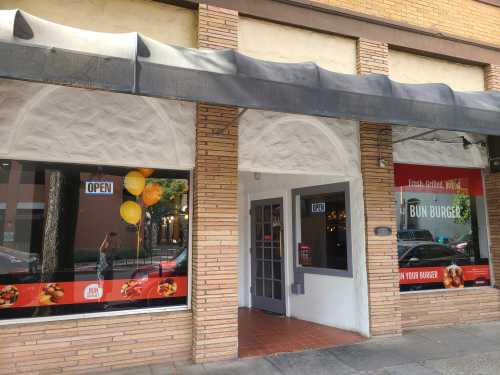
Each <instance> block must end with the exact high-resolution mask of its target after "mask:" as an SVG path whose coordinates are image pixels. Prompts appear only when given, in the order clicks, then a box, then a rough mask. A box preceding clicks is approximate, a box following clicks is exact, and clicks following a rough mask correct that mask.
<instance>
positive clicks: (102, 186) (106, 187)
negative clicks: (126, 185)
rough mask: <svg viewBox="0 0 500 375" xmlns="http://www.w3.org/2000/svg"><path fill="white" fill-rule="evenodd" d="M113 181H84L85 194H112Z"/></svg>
mask: <svg viewBox="0 0 500 375" xmlns="http://www.w3.org/2000/svg"><path fill="white" fill-rule="evenodd" d="M113 192H114V183H113V181H85V194H89V195H113Z"/></svg>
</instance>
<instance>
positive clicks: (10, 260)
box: [0, 246, 39, 275]
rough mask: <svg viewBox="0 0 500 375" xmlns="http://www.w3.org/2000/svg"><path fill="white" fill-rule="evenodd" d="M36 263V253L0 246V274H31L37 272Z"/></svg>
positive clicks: (37, 261)
mask: <svg viewBox="0 0 500 375" xmlns="http://www.w3.org/2000/svg"><path fill="white" fill-rule="evenodd" d="M38 263H39V258H38V255H36V254H30V253H29V252H24V251H20V250H15V249H9V248H8V247H5V246H0V275H8V274H19V273H29V274H33V273H36V272H37V269H38Z"/></svg>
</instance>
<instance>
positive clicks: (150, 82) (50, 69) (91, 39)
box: [0, 10, 500, 135]
mask: <svg viewBox="0 0 500 375" xmlns="http://www.w3.org/2000/svg"><path fill="white" fill-rule="evenodd" d="M0 76H2V77H6V78H14V79H23V80H31V81H38V82H47V83H56V84H63V85H74V86H79V87H88V88H93V89H103V90H112V91H118V92H125V93H131V94H137V95H146V96H155V97H164V98H170V99H179V100H187V101H195V102H204V103H209V104H216V105H230V106H237V107H242V108H252V109H261V110H271V111H279V112H286V113H300V114H306V115H313V116H324V117H336V118H348V119H356V120H364V121H370V122H380V123H390V124H397V125H411V126H417V127H423V128H431V129H443V130H454V131H465V132H472V133H480V134H489V135H500V92H499V93H497V92H458V91H453V90H452V89H451V88H450V87H448V86H447V85H444V84H418V85H415V84H402V83H397V82H394V81H392V80H390V79H389V78H388V77H387V76H384V75H376V74H374V75H367V76H357V75H349V74H340V73H334V72H331V71H328V70H325V69H322V68H321V67H319V66H318V65H316V64H314V63H301V64H287V63H275V62H269V61H262V60H257V59H254V58H251V57H248V56H245V55H243V54H241V53H238V52H237V51H234V50H230V49H227V50H219V51H204V50H197V49H190V48H181V47H175V46H171V45H165V44H162V43H159V42H157V41H155V40H153V39H150V38H147V37H144V36H142V35H140V34H137V33H126V34H110V33H97V32H91V31H85V30H80V29H75V28H71V27H67V26H62V25H58V24H55V23H52V22H48V21H46V20H43V19H40V18H37V17H34V16H32V15H30V14H28V13H26V12H23V11H20V10H7V11H0Z"/></svg>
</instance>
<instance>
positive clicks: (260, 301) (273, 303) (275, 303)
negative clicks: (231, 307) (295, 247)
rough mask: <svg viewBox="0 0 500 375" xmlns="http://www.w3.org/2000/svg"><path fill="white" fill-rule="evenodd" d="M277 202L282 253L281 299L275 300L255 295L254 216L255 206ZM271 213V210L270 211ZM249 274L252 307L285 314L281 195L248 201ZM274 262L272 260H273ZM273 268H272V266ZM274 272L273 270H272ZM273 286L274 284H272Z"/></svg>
mask: <svg viewBox="0 0 500 375" xmlns="http://www.w3.org/2000/svg"><path fill="white" fill-rule="evenodd" d="M275 204H279V205H280V207H281V218H280V219H281V247H282V255H281V297H282V298H281V300H276V299H273V298H269V297H259V296H257V295H256V286H255V285H256V284H255V279H256V273H257V268H256V255H257V254H256V249H255V242H256V228H255V224H256V218H255V207H257V206H264V205H275ZM271 215H272V212H271ZM250 226H251V228H250V275H251V289H250V298H251V304H252V307H255V308H260V309H262V310H266V311H270V312H274V313H277V314H282V315H286V298H287V296H286V288H285V280H286V277H285V272H286V267H285V257H286V251H285V233H286V232H285V218H284V206H283V197H278V198H269V199H256V200H251V201H250ZM273 262H274V261H273ZM273 270H274V268H273ZM273 272H274V271H273ZM273 288H274V286H273Z"/></svg>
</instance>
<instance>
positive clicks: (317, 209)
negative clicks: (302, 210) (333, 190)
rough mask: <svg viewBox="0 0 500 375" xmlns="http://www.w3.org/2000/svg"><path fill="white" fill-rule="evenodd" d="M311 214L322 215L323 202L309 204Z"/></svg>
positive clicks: (323, 210) (323, 209)
mask: <svg viewBox="0 0 500 375" xmlns="http://www.w3.org/2000/svg"><path fill="white" fill-rule="evenodd" d="M311 212H312V213H323V212H325V202H321V203H312V204H311Z"/></svg>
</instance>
